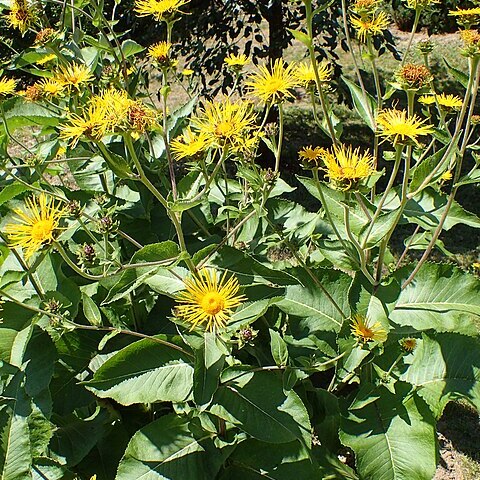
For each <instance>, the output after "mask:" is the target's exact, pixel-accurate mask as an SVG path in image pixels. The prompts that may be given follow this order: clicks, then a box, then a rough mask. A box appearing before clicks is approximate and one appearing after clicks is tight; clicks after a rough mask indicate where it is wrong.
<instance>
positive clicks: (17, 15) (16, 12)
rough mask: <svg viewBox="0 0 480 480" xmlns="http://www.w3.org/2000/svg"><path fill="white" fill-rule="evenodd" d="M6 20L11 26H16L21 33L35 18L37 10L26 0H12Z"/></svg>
mask: <svg viewBox="0 0 480 480" xmlns="http://www.w3.org/2000/svg"><path fill="white" fill-rule="evenodd" d="M6 20H7V22H8V24H9V25H10V26H11V27H12V28H17V29H18V30H20V33H21V34H22V35H23V34H24V33H25V32H26V31H27V30H28V29H29V28H30V27H31V26H32V25H33V24H34V23H35V21H36V20H37V12H36V10H35V8H34V7H33V6H32V5H29V4H28V2H27V0H13V2H12V7H11V9H10V11H9V12H8V14H7V16H6Z"/></svg>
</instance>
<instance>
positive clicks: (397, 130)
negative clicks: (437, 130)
mask: <svg viewBox="0 0 480 480" xmlns="http://www.w3.org/2000/svg"><path fill="white" fill-rule="evenodd" d="M377 126H378V129H379V132H378V134H379V135H380V136H381V137H385V138H386V139H387V140H389V141H390V142H391V143H393V145H397V144H407V143H415V144H416V145H419V143H418V140H417V137H420V136H422V135H428V134H430V133H432V132H433V127H432V126H431V125H425V120H420V119H419V118H418V117H417V116H416V115H413V116H412V117H408V116H407V112H406V111H405V110H396V109H394V108H391V109H387V110H384V111H383V112H381V113H380V114H379V116H378V118H377Z"/></svg>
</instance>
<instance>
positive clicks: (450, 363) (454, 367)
mask: <svg viewBox="0 0 480 480" xmlns="http://www.w3.org/2000/svg"><path fill="white" fill-rule="evenodd" d="M408 360H409V363H410V365H409V367H408V369H407V371H406V372H405V373H404V374H403V375H402V377H401V380H404V381H405V382H408V383H411V384H412V385H413V386H414V387H416V389H417V392H418V394H419V395H420V396H421V397H422V398H423V399H424V400H425V401H426V402H427V403H428V405H429V406H430V409H431V410H432V412H433V414H434V415H435V417H437V418H439V417H440V416H441V414H442V412H443V409H444V408H445V406H446V405H447V403H448V402H449V401H450V400H455V399H458V398H465V399H467V400H469V401H470V402H471V403H472V404H473V405H474V406H475V407H476V408H477V409H478V410H480V343H479V342H478V340H477V339H473V338H470V337H465V336H463V335H458V334H454V333H443V334H439V335H436V336H432V335H427V334H423V335H422V340H418V341H417V348H416V349H415V350H414V352H413V354H412V355H411V358H408ZM406 361H407V359H406Z"/></svg>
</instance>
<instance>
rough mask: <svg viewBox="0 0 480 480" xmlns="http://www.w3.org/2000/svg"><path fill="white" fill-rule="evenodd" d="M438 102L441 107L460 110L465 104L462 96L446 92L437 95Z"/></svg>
mask: <svg viewBox="0 0 480 480" xmlns="http://www.w3.org/2000/svg"><path fill="white" fill-rule="evenodd" d="M437 102H438V104H439V105H440V107H443V108H445V109H447V110H459V109H460V108H462V106H463V100H462V99H461V98H460V97H458V96H457V95H449V94H445V93H442V94H440V95H437Z"/></svg>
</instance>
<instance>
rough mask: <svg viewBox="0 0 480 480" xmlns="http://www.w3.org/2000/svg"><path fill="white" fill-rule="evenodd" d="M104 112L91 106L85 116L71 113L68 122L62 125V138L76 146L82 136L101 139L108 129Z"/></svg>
mask: <svg viewBox="0 0 480 480" xmlns="http://www.w3.org/2000/svg"><path fill="white" fill-rule="evenodd" d="M107 127H108V125H106V122H105V116H104V113H103V112H102V111H101V110H98V109H95V108H94V107H92V106H90V107H89V108H88V110H87V112H86V115H84V116H83V117H81V116H79V115H77V114H75V113H70V114H69V115H68V117H67V123H65V124H64V125H61V126H60V138H62V139H64V140H67V141H68V143H69V145H70V146H71V147H72V148H75V146H76V145H77V143H78V142H79V140H80V139H81V138H82V137H87V138H89V139H94V140H100V139H101V138H102V136H103V135H104V133H105V132H106V130H107Z"/></svg>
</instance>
